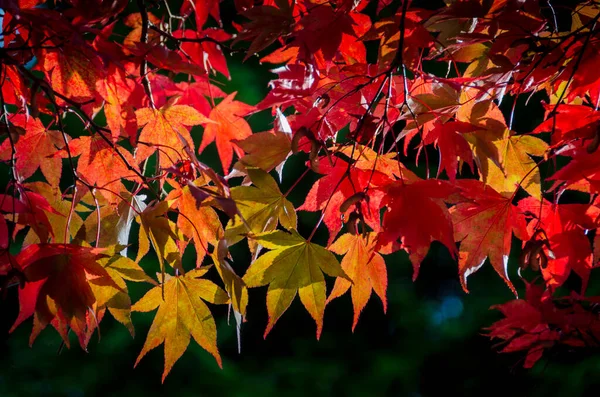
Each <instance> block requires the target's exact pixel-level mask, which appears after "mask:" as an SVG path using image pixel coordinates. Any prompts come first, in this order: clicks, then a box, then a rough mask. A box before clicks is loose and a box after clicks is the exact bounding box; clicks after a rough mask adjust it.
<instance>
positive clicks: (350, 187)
mask: <svg viewBox="0 0 600 397" xmlns="http://www.w3.org/2000/svg"><path fill="white" fill-rule="evenodd" d="M359 150H360V149H359ZM359 150H357V153H355V156H356V157H358V158H360V157H361V156H363V155H362V154H359V153H358V152H359ZM369 150H370V149H369ZM375 158H376V157H373V158H368V157H367V155H366V154H365V155H364V157H363V159H362V160H359V161H357V162H356V164H355V166H349V165H348V163H347V162H346V161H344V160H342V159H341V158H335V159H334V160H333V165H332V164H330V163H329V161H328V160H327V159H323V160H320V161H319V163H318V167H319V168H318V171H319V173H320V174H324V175H325V176H324V177H323V178H321V179H319V180H318V181H317V182H315V184H314V185H313V186H312V188H311V189H310V191H309V192H308V195H307V196H306V200H305V201H304V204H302V205H301V206H300V207H298V210H300V211H319V210H322V211H323V221H324V222H325V225H326V226H327V229H328V230H329V243H331V242H332V241H333V240H334V239H335V237H336V236H337V234H338V232H339V231H340V229H341V227H342V215H344V216H345V215H346V214H345V213H344V214H341V211H340V208H341V206H342V204H343V203H344V202H346V200H348V199H349V198H350V197H352V196H354V195H355V194H357V193H359V192H362V191H364V189H365V188H366V187H367V186H368V187H369V191H368V194H367V195H368V200H361V201H360V202H359V203H358V205H359V206H360V208H361V211H362V214H363V215H364V219H365V222H366V223H367V224H368V225H369V226H370V227H371V228H373V229H374V230H378V229H379V208H380V207H381V204H380V203H381V200H382V199H383V198H384V193H383V191H382V190H381V188H380V187H382V186H385V185H387V184H389V183H391V181H392V179H391V178H390V176H389V175H387V174H385V173H383V172H380V171H382V170H383V171H388V168H386V167H385V163H382V164H380V165H379V166H377V167H376V169H375V170H374V169H373V164H377V160H375ZM388 160H389V159H388ZM350 210H351V209H350V208H348V209H346V211H345V212H349V211H350Z"/></svg>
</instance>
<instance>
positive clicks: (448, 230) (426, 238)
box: [377, 179, 456, 280]
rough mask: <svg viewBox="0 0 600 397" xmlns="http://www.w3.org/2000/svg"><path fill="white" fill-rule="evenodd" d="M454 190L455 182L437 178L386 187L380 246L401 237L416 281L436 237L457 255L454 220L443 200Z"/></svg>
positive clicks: (452, 253) (451, 252)
mask: <svg viewBox="0 0 600 397" xmlns="http://www.w3.org/2000/svg"><path fill="white" fill-rule="evenodd" d="M454 193H455V188H454V187H453V186H452V185H449V184H447V183H444V182H443V181H438V180H434V179H428V180H424V181H416V182H413V183H410V184H405V183H404V182H395V183H393V184H390V185H389V186H388V187H387V188H386V194H385V196H384V198H383V200H382V202H381V205H382V206H386V207H387V212H385V213H384V215H383V225H382V227H381V232H380V234H379V237H378V239H379V241H378V245H377V246H378V247H382V246H385V245H387V244H389V243H393V242H394V241H397V240H399V239H400V240H401V242H402V248H403V249H405V250H406V251H407V252H408V255H409V258H410V260H411V262H412V264H413V269H414V273H413V280H415V279H416V278H417V276H418V275H419V267H420V265H421V262H422V261H423V259H424V258H425V256H426V255H427V252H429V246H430V245H431V243H432V242H433V240H437V241H439V242H441V243H442V244H444V245H445V246H446V248H448V250H449V251H450V254H451V255H453V256H454V255H455V252H456V245H455V244H454V238H453V228H452V222H451V220H450V214H449V213H448V210H447V209H446V206H445V204H444V202H443V200H444V199H446V200H448V199H449V197H450V196H451V195H453V194H454Z"/></svg>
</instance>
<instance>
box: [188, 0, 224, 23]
mask: <svg viewBox="0 0 600 397" xmlns="http://www.w3.org/2000/svg"><path fill="white" fill-rule="evenodd" d="M219 1H220V0H187V1H184V2H183V4H182V5H181V14H182V16H187V15H189V14H190V13H191V12H194V16H195V19H196V25H197V28H198V29H200V28H202V27H203V26H204V24H205V23H206V21H207V20H208V16H209V15H211V16H212V17H213V18H214V19H215V21H217V22H219V23H220V22H221V15H220V12H219Z"/></svg>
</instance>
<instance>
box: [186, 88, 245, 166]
mask: <svg viewBox="0 0 600 397" xmlns="http://www.w3.org/2000/svg"><path fill="white" fill-rule="evenodd" d="M235 95H236V92H234V93H232V94H230V95H228V96H227V97H226V98H225V99H223V100H222V101H221V102H220V103H219V104H218V105H217V106H215V107H214V108H213V109H212V110H211V112H210V115H209V118H210V120H212V121H214V123H211V124H208V125H207V126H206V128H205V129H204V134H203V135H202V142H201V143H200V147H199V148H198V152H199V153H201V152H202V151H203V150H204V148H205V147H206V146H208V144H209V143H211V142H212V141H216V143H217V151H218V152H219V157H220V158H221V164H222V165H223V172H224V173H225V174H227V173H228V172H229V168H230V167H231V161H232V159H233V153H234V152H235V153H236V154H237V156H238V157H242V156H243V155H244V153H243V151H242V150H241V149H240V148H238V147H237V146H236V145H235V140H239V139H244V138H246V137H249V136H250V135H252V129H251V128H250V125H248V123H247V122H246V120H244V118H243V116H245V115H247V114H248V113H250V112H252V111H253V110H254V106H250V105H246V104H245V103H242V102H239V101H235V100H234V99H233V98H235ZM192 147H193V146H192Z"/></svg>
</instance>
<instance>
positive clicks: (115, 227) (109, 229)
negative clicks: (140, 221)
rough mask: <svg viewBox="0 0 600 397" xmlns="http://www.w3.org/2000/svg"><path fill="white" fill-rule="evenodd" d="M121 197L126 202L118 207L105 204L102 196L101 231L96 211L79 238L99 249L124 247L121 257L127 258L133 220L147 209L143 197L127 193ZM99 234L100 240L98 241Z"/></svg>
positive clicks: (82, 228) (91, 215) (121, 202)
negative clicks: (92, 243)
mask: <svg viewBox="0 0 600 397" xmlns="http://www.w3.org/2000/svg"><path fill="white" fill-rule="evenodd" d="M121 197H122V198H124V199H125V200H122V201H120V202H119V203H118V204H117V205H116V207H115V206H114V205H112V204H109V203H108V202H106V203H105V202H103V201H102V196H100V197H98V204H99V206H100V209H99V217H100V219H99V220H100V227H99V229H100V230H98V210H96V211H95V213H94V214H90V215H89V216H88V217H87V218H86V219H85V222H84V223H83V226H82V227H81V229H80V230H79V231H78V232H77V236H78V237H80V238H81V239H82V240H83V241H87V242H88V243H91V242H96V244H97V245H98V246H99V247H109V246H112V245H121V246H124V247H125V248H123V250H122V251H121V255H123V256H125V255H126V254H127V250H128V249H127V247H126V246H127V245H128V244H129V235H130V232H131V225H132V224H133V220H134V218H135V216H136V214H137V213H140V212H143V211H144V209H146V204H145V203H144V202H143V201H142V199H143V198H144V197H143V196H131V195H129V194H127V193H125V194H123V195H121ZM94 205H95V203H94ZM74 215H75V214H74ZM80 233H81V234H80ZM98 234H99V235H100V239H99V240H98V241H96V240H97V235H98Z"/></svg>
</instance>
